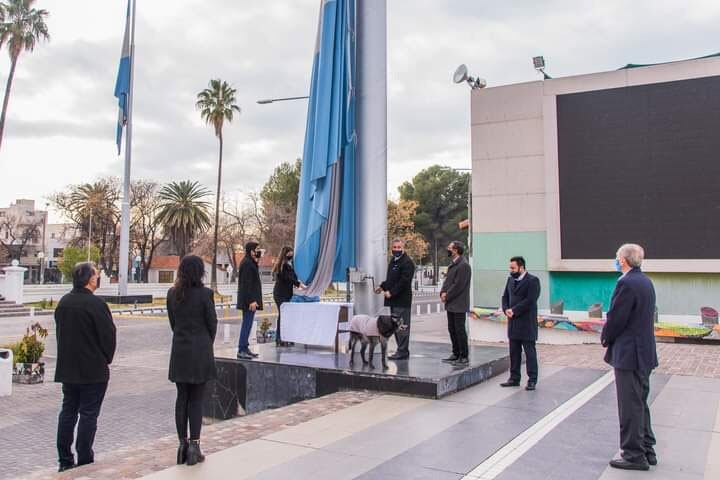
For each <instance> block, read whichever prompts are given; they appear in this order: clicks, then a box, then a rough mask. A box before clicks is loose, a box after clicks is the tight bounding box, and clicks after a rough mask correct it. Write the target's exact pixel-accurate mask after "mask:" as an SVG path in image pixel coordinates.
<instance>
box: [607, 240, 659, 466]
mask: <svg viewBox="0 0 720 480" xmlns="http://www.w3.org/2000/svg"><path fill="white" fill-rule="evenodd" d="M644 257H645V251H644V250H643V248H642V247H641V246H640V245H635V244H632V243H628V244H625V245H623V246H621V247H620V249H619V250H618V251H617V254H616V258H615V269H616V270H618V271H619V272H622V275H621V276H620V278H619V279H618V281H617V284H616V285H615V291H614V292H613V295H612V300H611V301H610V309H609V310H608V312H607V322H606V323H605V327H603V330H602V335H601V337H600V338H601V340H602V344H603V346H604V347H607V352H606V353H605V361H606V362H607V363H609V364H610V365H612V366H613V368H614V369H615V389H616V390H617V402H618V416H619V418H620V449H621V450H622V452H621V458H619V459H614V460H611V461H610V466H611V467H615V468H620V469H624V470H648V469H650V465H657V455H656V454H655V449H654V448H653V447H654V445H655V434H654V433H653V430H652V425H651V422H650V408H649V407H648V403H647V400H648V395H649V394H650V373H651V372H652V370H653V368H655V367H657V366H658V358H657V351H656V349H655V326H654V318H655V287H654V286H653V283H652V281H650V279H649V278H648V277H647V276H646V275H645V274H644V273H643V272H642V270H640V267H641V266H642V262H643V259H644Z"/></svg>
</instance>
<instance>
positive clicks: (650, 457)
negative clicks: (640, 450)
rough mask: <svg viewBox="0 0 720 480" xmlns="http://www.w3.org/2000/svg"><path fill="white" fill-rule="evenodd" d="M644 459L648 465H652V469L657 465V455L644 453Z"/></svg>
mask: <svg viewBox="0 0 720 480" xmlns="http://www.w3.org/2000/svg"><path fill="white" fill-rule="evenodd" d="M645 458H646V459H647V462H648V464H650V465H652V466H653V467H654V466H655V465H657V455H655V454H654V453H646V454H645Z"/></svg>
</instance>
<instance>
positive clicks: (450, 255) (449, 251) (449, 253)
mask: <svg viewBox="0 0 720 480" xmlns="http://www.w3.org/2000/svg"><path fill="white" fill-rule="evenodd" d="M452 256H453V251H452V250H448V257H449V258H452Z"/></svg>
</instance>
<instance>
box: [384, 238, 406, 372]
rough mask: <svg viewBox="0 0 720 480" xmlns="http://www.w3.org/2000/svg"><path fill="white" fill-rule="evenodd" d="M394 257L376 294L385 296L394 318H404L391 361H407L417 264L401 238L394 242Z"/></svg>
mask: <svg viewBox="0 0 720 480" xmlns="http://www.w3.org/2000/svg"><path fill="white" fill-rule="evenodd" d="M391 245H392V247H391V248H392V255H393V258H392V260H390V263H389V264H388V269H387V275H386V276H385V281H384V282H382V283H381V284H380V286H379V287H378V288H376V289H375V293H382V294H383V295H384V296H385V306H386V307H390V313H391V314H392V315H393V316H397V317H400V318H402V321H403V325H404V328H402V329H398V330H397V331H396V332H395V341H396V342H397V351H396V352H395V353H394V354H393V355H390V356H389V357H388V358H389V359H390V360H406V359H407V358H409V357H410V350H409V346H410V313H411V307H412V279H413V276H414V275H415V264H414V263H413V261H412V260H411V259H410V257H409V256H408V255H407V254H406V253H405V242H404V241H403V240H401V239H399V238H395V239H393V241H392V244H391Z"/></svg>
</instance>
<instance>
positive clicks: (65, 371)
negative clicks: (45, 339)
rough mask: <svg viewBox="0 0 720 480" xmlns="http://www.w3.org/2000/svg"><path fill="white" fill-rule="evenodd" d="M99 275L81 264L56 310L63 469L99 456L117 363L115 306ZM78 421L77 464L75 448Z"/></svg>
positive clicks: (59, 437) (87, 264)
mask: <svg viewBox="0 0 720 480" xmlns="http://www.w3.org/2000/svg"><path fill="white" fill-rule="evenodd" d="M99 279H100V275H99V274H98V270H97V268H96V267H95V265H94V264H93V263H91V262H84V263H78V264H77V265H75V268H73V272H72V280H73V289H72V291H71V292H70V293H68V294H66V295H64V296H63V297H62V298H61V299H60V301H59V302H58V305H57V308H56V309H55V335H56V337H57V364H56V367H55V381H56V382H61V383H62V392H63V400H62V408H61V410H60V416H59V418H58V431H57V449H58V457H59V463H60V468H59V470H58V471H60V472H63V471H65V470H68V469H70V468H73V467H75V466H80V465H86V464H88V463H93V462H94V461H95V453H94V452H93V448H92V447H93V442H94V441H95V432H96V431H97V418H98V416H99V415H100V408H101V407H102V402H103V399H104V398H105V392H106V391H107V386H108V380H109V379H110V369H109V368H108V365H110V364H111V363H112V360H113V356H114V355H115V345H116V337H115V335H116V331H115V324H113V319H112V314H111V313H110V309H109V308H108V306H107V304H106V303H105V302H104V301H103V300H102V299H100V298H98V297H96V296H95V295H94V292H95V290H96V289H97V286H98V282H99ZM78 415H79V417H80V418H79V421H78ZM76 424H77V439H76V442H75V450H76V451H77V463H76V462H75V458H74V457H73V453H72V450H71V447H72V443H73V436H74V431H75V425H76Z"/></svg>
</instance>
